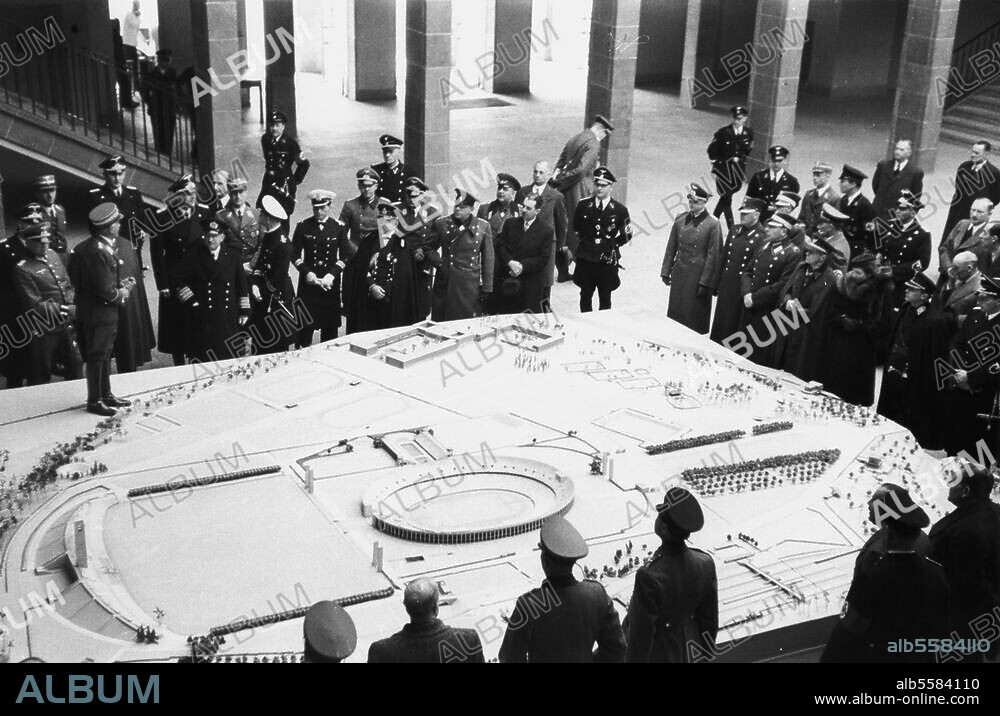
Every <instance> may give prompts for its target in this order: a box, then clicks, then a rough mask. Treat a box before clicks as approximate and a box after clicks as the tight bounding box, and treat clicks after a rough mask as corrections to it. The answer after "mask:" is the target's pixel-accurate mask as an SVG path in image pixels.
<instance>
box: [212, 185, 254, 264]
mask: <svg viewBox="0 0 1000 716" xmlns="http://www.w3.org/2000/svg"><path fill="white" fill-rule="evenodd" d="M226 189H227V190H228V191H229V203H228V204H226V207H225V208H224V209H222V210H221V211H220V212H218V213H217V214H216V215H215V219H216V220H217V221H219V222H220V223H221V224H222V226H223V228H224V229H225V232H226V240H225V245H226V248H228V249H232V250H233V251H235V252H236V253H237V254H238V255H239V257H240V263H242V264H243V270H244V271H245V272H246V274H247V275H248V276H249V275H250V274H251V273H252V272H253V264H254V261H255V260H256V259H257V249H258V247H259V246H260V227H259V226H258V224H257V212H256V211H255V210H254V208H253V206H251V205H250V202H248V201H247V180H246V179H241V178H240V177H232V178H230V179H229V180H228V181H227V182H226Z"/></svg>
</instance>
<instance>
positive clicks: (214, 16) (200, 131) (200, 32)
mask: <svg viewBox="0 0 1000 716" xmlns="http://www.w3.org/2000/svg"><path fill="white" fill-rule="evenodd" d="M238 15H239V14H238V8H237V0H192V2H191V37H192V41H193V46H194V53H195V62H196V66H198V67H202V68H208V67H211V68H212V69H213V70H214V72H215V74H216V76H217V77H218V80H219V84H218V86H216V87H215V92H214V94H211V95H209V94H203V95H201V96H200V97H199V99H198V106H197V107H195V131H196V136H197V138H198V142H197V145H198V171H199V172H201V173H202V174H204V173H206V172H208V171H211V170H212V169H215V168H219V169H229V168H230V166H231V165H232V162H233V161H234V160H235V159H237V158H238V157H240V155H241V152H242V149H243V127H242V121H243V116H242V115H243V113H242V109H241V106H240V90H239V80H240V78H239V77H237V76H235V75H233V72H232V69H231V68H230V66H229V63H228V62H227V60H228V59H229V58H230V57H232V56H233V55H234V54H235V53H236V52H237V51H239V49H240V39H239V32H238V30H237V17H238ZM198 76H199V77H200V78H201V80H202V81H203V82H205V84H206V85H207V86H209V87H212V86H213V80H212V79H211V78H210V77H209V75H208V70H207V69H203V70H200V71H199V73H198ZM222 87H226V88H227V89H221V88H222Z"/></svg>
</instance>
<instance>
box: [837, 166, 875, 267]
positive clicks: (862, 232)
mask: <svg viewBox="0 0 1000 716" xmlns="http://www.w3.org/2000/svg"><path fill="white" fill-rule="evenodd" d="M867 178H868V175H867V174H865V173H864V172H863V171H861V170H860V169H855V168H854V167H852V166H851V165H850V164H845V165H844V168H843V169H842V170H841V172H840V193H841V197H840V204H839V205H838V206H837V208H838V209H840V211H842V212H843V213H844V214H846V215H847V219H848V220H847V221H846V222H844V226H843V230H844V236H845V237H846V238H847V243H849V244H850V246H851V253H852V254H859V253H861V252H862V251H865V250H868V251H872V252H877V250H878V247H876V246H875V242H874V236H873V234H872V229H873V228H874V227H873V224H872V222H873V221H874V220H875V209H874V208H872V203H871V202H870V201H869V200H868V197H866V196H864V195H863V194H862V193H861V185H862V184H863V183H864V181H865V179H867Z"/></svg>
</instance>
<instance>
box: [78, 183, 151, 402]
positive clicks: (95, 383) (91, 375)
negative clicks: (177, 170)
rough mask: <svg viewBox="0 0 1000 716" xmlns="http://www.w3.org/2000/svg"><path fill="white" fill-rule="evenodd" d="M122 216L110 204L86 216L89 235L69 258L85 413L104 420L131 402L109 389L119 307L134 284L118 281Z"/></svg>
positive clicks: (97, 208)
mask: <svg viewBox="0 0 1000 716" xmlns="http://www.w3.org/2000/svg"><path fill="white" fill-rule="evenodd" d="M122 219H123V217H122V215H121V213H120V212H119V211H118V207H116V206H115V205H114V204H112V203H111V202H105V203H103V204H99V205H98V206H97V207H96V208H94V209H93V210H92V211H91V212H90V214H89V216H88V220H89V222H90V232H91V233H90V238H88V239H87V240H86V241H84V242H83V243H82V244H80V245H78V246H77V247H76V248H75V249H74V254H73V256H72V258H71V260H70V276H71V277H72V279H73V286H74V288H75V289H76V312H77V319H78V320H79V325H80V343H81V345H82V348H83V358H84V361H85V363H86V376H87V412H88V413H93V414H94V415H99V416H101V417H103V418H108V417H111V416H113V415H115V414H117V412H118V411H117V409H118V408H125V407H128V406H129V405H131V402H130V401H128V400H122V399H120V398H117V397H115V395H114V394H113V393H112V392H111V351H112V350H113V349H114V345H115V333H116V332H117V330H118V313H119V311H118V307H119V306H120V305H122V304H124V303H125V302H126V301H127V300H128V297H129V293H131V291H132V288H133V287H134V286H135V281H134V279H132V278H127V279H125V280H124V281H123V280H122V279H121V273H120V272H121V259H119V258H118V252H117V242H118V238H119V236H120V233H119V232H120V230H121V226H120V224H121V221H122Z"/></svg>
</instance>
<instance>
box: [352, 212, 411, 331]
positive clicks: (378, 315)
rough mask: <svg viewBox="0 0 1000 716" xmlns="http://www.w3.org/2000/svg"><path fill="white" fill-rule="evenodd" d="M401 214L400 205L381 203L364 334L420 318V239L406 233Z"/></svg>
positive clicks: (406, 323) (409, 322)
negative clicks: (417, 258) (417, 250)
mask: <svg viewBox="0 0 1000 716" xmlns="http://www.w3.org/2000/svg"><path fill="white" fill-rule="evenodd" d="M398 210H399V204H396V203H394V202H390V201H389V200H388V199H386V198H384V197H382V198H380V199H379V201H378V250H377V251H376V252H375V254H374V255H373V256H372V257H371V260H370V262H369V264H368V272H367V274H366V276H365V278H366V281H367V284H368V303H367V306H366V311H365V321H364V326H363V329H364V330H371V331H374V330H379V329H382V328H398V327H400V326H410V325H413V324H414V323H416V322H417V321H419V320H420V318H421V317H420V316H418V315H417V287H416V274H417V265H416V261H415V260H414V258H413V251H414V249H415V247H416V246H417V245H418V244H417V241H418V240H419V237H418V236H416V235H414V234H410V233H403V230H402V228H401V226H400V221H399V216H398V214H397V212H398Z"/></svg>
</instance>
